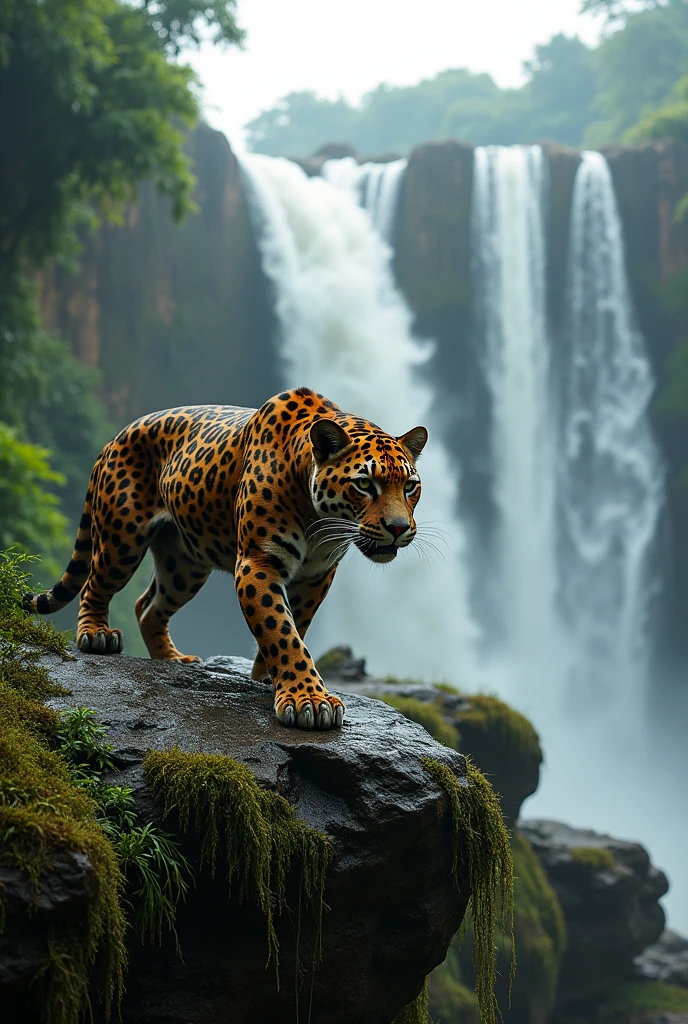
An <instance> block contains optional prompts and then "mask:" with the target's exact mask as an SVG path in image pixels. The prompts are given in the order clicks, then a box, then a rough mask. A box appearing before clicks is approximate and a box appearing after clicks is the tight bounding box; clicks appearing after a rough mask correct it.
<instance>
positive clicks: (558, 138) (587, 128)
mask: <svg viewBox="0 0 688 1024" xmlns="http://www.w3.org/2000/svg"><path fill="white" fill-rule="evenodd" d="M583 10H584V11H589V12H592V13H597V14H600V15H602V16H603V18H604V19H605V21H606V29H605V31H604V33H603V36H602V40H601V42H600V44H599V46H597V47H596V48H594V49H592V48H590V47H588V46H586V45H585V44H584V43H583V42H581V40H580V39H578V38H577V37H575V36H573V37H570V36H565V35H562V34H558V35H555V36H554V37H553V38H552V39H550V40H549V42H547V43H544V44H542V45H540V46H536V47H535V51H534V53H533V56H532V57H531V58H530V60H528V61H526V62H525V64H524V69H523V70H524V76H525V82H524V84H523V85H522V86H521V87H520V88H518V89H502V88H500V87H499V86H498V85H497V84H496V83H495V82H494V80H493V79H492V78H491V76H490V75H488V74H475V73H473V72H471V71H468V70H466V69H465V68H457V69H451V70H448V71H443V72H441V73H440V74H438V75H436V76H435V77H434V78H430V79H425V80H423V81H422V82H419V83H418V84H417V85H413V86H392V85H384V84H383V85H379V86H378V87H377V88H375V89H373V90H372V91H371V92H369V93H368V94H367V95H366V96H364V97H363V99H362V101H361V103H360V105H359V106H354V105H352V104H350V103H348V102H347V101H346V100H344V99H342V98H340V99H337V100H331V99H325V98H323V97H319V96H317V95H316V94H315V93H314V92H298V93H290V94H289V95H287V96H284V97H283V98H282V99H281V100H280V101H279V102H278V103H277V104H275V106H274V107H272V108H271V109H269V110H265V111H263V112H262V113H261V114H260V115H259V116H258V117H256V118H254V119H253V120H252V121H250V122H249V123H248V124H247V125H246V137H247V144H248V147H249V149H252V150H255V151H256V152H260V153H267V154H270V155H273V156H295V155H299V156H305V155H307V154H309V153H312V152H313V151H314V150H315V149H317V148H318V147H319V146H321V145H323V144H324V143H327V142H331V141H347V142H349V143H351V144H352V145H353V146H354V147H355V148H356V149H357V150H358V151H359V152H360V153H363V154H368V155H380V154H383V153H398V154H402V155H404V154H406V153H408V152H409V150H410V149H411V148H412V147H413V146H416V145H418V144H420V143H422V142H428V141H431V140H433V139H447V138H454V139H462V140H463V141H466V142H474V143H476V144H478V145H489V144H501V145H509V144H511V143H515V142H542V141H550V142H558V143H561V144H562V145H567V146H574V147H578V146H597V145H602V144H604V143H608V142H618V141H621V140H624V139H625V137H626V134H627V133H628V132H629V131H632V130H634V126H635V125H636V124H637V123H638V122H639V121H640V120H641V119H643V118H645V117H646V116H647V115H648V114H649V113H650V112H651V111H652V110H654V109H655V108H657V107H658V106H660V105H663V104H665V103H668V102H669V101H670V99H671V97H672V95H673V91H674V88H675V86H676V84H677V82H678V81H679V80H680V79H681V78H682V77H683V76H684V75H688V4H687V3H686V2H685V0H665V2H662V0H644V2H630V3H623V2H621V0H585V3H584V4H583Z"/></svg>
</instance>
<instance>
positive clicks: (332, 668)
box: [316, 647, 352, 676]
mask: <svg viewBox="0 0 688 1024" xmlns="http://www.w3.org/2000/svg"><path fill="white" fill-rule="evenodd" d="M351 658H352V654H351V651H350V649H349V648H346V647H331V648H330V650H329V651H325V653H324V654H321V655H320V657H319V658H318V661H317V665H316V667H317V669H318V672H319V673H320V674H321V675H322V676H327V675H337V672H338V671H339V669H340V668H341V667H342V665H344V664H348V663H349V662H350V661H351Z"/></svg>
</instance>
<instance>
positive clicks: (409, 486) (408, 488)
mask: <svg viewBox="0 0 688 1024" xmlns="http://www.w3.org/2000/svg"><path fill="white" fill-rule="evenodd" d="M418 484H419V481H418V480H407V481H406V483H405V484H404V494H413V492H414V491H417V490H418Z"/></svg>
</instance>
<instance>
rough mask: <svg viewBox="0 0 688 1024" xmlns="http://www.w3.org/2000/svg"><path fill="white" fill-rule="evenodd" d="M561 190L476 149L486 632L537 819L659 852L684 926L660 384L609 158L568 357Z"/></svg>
mask: <svg viewBox="0 0 688 1024" xmlns="http://www.w3.org/2000/svg"><path fill="white" fill-rule="evenodd" d="M546 184H547V183H546V177H545V174H544V168H543V154H542V153H541V151H540V150H539V149H538V148H537V147H530V148H524V147H513V148H510V149H501V148H492V147H490V148H488V149H478V150H476V154H475V173H474V195H473V204H474V206H473V247H474V257H475V271H476V277H475V282H474V283H475V286H476V293H475V297H476V306H477V314H478V316H477V341H478V344H479V345H480V346H481V349H482V353H483V358H484V372H485V375H486V379H487V382H488V385H489V393H490V398H491V406H492V408H491V422H492V474H493V476H492V479H493V497H494V506H495V513H496V515H495V519H496V522H495V527H494V530H493V534H492V545H491V546H492V551H491V557H489V556H488V558H487V564H488V565H489V567H490V572H492V573H494V575H495V577H496V579H497V581H498V584H497V586H496V588H494V591H493V592H497V593H501V594H502V595H503V601H502V602H501V604H500V605H499V608H498V611H499V614H498V615H497V616H496V622H497V625H496V626H495V623H494V621H493V622H490V623H485V632H486V637H487V645H488V646H489V645H490V644H491V642H492V644H491V646H492V647H493V648H501V651H502V658H501V662H502V667H501V670H500V671H497V672H495V673H493V674H492V679H493V682H494V685H495V686H496V687H497V688H498V689H499V690H500V691H501V692H502V693H503V694H504V695H505V696H506V697H507V698H508V699H509V700H510V701H511V702H512V703H514V704H515V705H516V706H517V707H519V708H520V709H521V710H523V711H525V712H526V713H527V714H528V715H529V717H530V718H531V719H532V720H533V721H534V723H535V725H536V727H537V728H538V731H539V732H540V735H541V738H542V741H543V746H544V750H545V756H546V761H545V766H544V770H543V772H542V776H541V783H540V786H539V788H538V791H537V793H536V794H535V796H534V797H533V798H531V800H529V801H528V805H527V813H528V814H529V815H532V814H537V815H542V816H543V817H550V818H555V819H560V820H565V821H568V822H570V823H572V824H574V825H578V826H587V827H592V828H596V829H598V830H600V831H608V832H611V833H612V834H618V835H621V836H626V837H628V838H636V839H638V840H640V841H641V842H643V843H644V844H646V845H647V846H649V848H650V850H651V852H652V856H653V858H654V860H655V862H656V863H658V864H661V865H662V867H664V868H665V869H666V870H667V871H668V872H669V875H670V877H671V878H672V881H673V891H672V894H671V896H670V899H669V900H668V903H669V906H670V908H671V912H672V915H673V916H674V921H675V922H677V923H678V924H679V926H681V925H682V926H683V927H685V922H686V920H688V887H687V886H686V883H685V880H684V865H683V855H682V851H683V849H684V848H685V843H686V841H687V839H688V837H687V836H686V827H685V822H684V821H683V820H679V819H680V815H679V814H677V810H676V809H677V807H678V806H679V801H680V793H681V791H680V783H679V782H678V778H680V772H679V773H678V775H677V773H676V765H677V764H680V763H685V757H684V755H683V762H682V761H681V755H679V754H678V753H677V752H676V751H674V753H673V754H672V755H669V756H666V757H665V756H663V755H664V751H659V750H658V744H657V742H656V741H655V740H654V737H653V735H652V727H651V725H650V723H649V722H648V719H647V716H644V710H645V695H646V693H647V688H646V685H645V684H646V682H647V669H648V661H649V654H650V651H651V647H652V630H651V622H650V616H649V605H650V603H651V595H652V578H651V569H652V562H653V558H652V556H653V551H654V544H655V540H656V536H657V530H658V524H659V517H660V512H661V506H662V494H663V479H664V474H663V470H662V466H661V462H660V459H659V455H658V451H657V448H656V446H655V444H654V442H653V440H652V434H651V429H650V424H649V419H648V405H649V401H650V398H651V394H652V389H653V380H652V373H651V370H650V365H649V361H648V358H647V355H646V352H645V347H644V342H643V339H642V337H641V335H640V333H639V331H638V329H637V327H636V325H635V321H634V317H633V311H632V302H631V298H630V290H629V286H628V282H627V279H626V273H625V268H624V248H623V237H622V231H621V225H620V221H619V216H618V212H617V209H616V202H615V198H614V190H613V185H612V181H611V176H610V173H609V168H608V167H607V164H606V162H605V160H604V158H603V157H602V156H601V155H600V154H597V153H586V154H583V157H582V161H581V164H580V166H579V168H578V171H577V174H576V179H575V184H574V194H573V202H572V210H571V230H570V249H569V253H568V266H567V290H566V291H567V294H566V306H567V309H566V317H565V319H566V324H565V329H564V331H563V336H562V337H558V338H557V341H556V345H555V343H554V342H555V336H554V335H553V333H552V332H551V330H550V329H549V328H548V325H547V319H546V301H545V281H546V275H545V269H546V260H547V254H546V251H545V237H546V235H545V223H544V217H543V208H544V207H545V202H546V191H547V190H546ZM482 568H483V569H484V563H483V566H482ZM660 742H661V743H663V744H665V745H666V744H667V742H668V738H667V734H666V730H664V731H663V734H662V737H661V741H660ZM660 755H662V756H660Z"/></svg>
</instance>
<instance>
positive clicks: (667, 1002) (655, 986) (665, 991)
mask: <svg viewBox="0 0 688 1024" xmlns="http://www.w3.org/2000/svg"><path fill="white" fill-rule="evenodd" d="M600 1009H601V1015H602V1016H603V1017H610V1018H621V1017H623V1018H624V1019H629V1018H631V1019H633V1020H634V1021H636V1020H638V1021H640V1020H642V1019H643V1018H647V1019H648V1020H650V1019H651V1018H652V1017H653V1016H655V1015H657V1014H660V1013H661V1014H685V1015H687V1016H688V989H685V988H679V987H678V986H677V985H667V984H665V983H664V982H662V981H629V982H627V983H626V984H624V985H619V987H618V988H616V989H614V991H613V992H611V993H610V995H609V996H607V998H606V999H605V1000H604V1002H603V1003H602V1005H601V1008H600Z"/></svg>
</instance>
